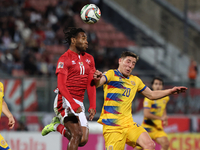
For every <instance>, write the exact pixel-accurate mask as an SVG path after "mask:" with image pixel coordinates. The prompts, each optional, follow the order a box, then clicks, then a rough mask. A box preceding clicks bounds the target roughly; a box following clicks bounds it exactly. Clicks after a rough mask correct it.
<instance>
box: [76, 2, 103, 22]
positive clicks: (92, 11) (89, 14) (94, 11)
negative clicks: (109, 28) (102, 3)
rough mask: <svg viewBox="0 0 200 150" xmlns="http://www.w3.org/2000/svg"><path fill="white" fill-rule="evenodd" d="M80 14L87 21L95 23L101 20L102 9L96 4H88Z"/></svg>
mask: <svg viewBox="0 0 200 150" xmlns="http://www.w3.org/2000/svg"><path fill="white" fill-rule="evenodd" d="M80 15H81V19H82V20H83V21H84V22H85V23H87V24H94V23H97V22H98V21H99V19H100V17H101V11H100V9H99V7H97V6H96V5H95V4H87V5H85V6H84V7H83V8H82V9H81V12H80Z"/></svg>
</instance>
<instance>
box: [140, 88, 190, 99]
mask: <svg viewBox="0 0 200 150" xmlns="http://www.w3.org/2000/svg"><path fill="white" fill-rule="evenodd" d="M186 90H187V88H186V87H184V86H179V87H173V88H172V89H166V90H157V91H152V90H151V89H150V88H148V87H146V88H145V90H144V91H142V92H141V94H143V95H144V96H145V97H147V98H148V99H151V100H156V99H159V98H162V97H165V96H167V95H171V94H179V93H185V91H186Z"/></svg>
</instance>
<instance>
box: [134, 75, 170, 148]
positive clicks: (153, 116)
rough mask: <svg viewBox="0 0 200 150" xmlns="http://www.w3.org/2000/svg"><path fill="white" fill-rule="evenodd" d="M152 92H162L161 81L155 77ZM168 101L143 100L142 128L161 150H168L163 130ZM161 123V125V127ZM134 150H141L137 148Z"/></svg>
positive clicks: (165, 124) (165, 122)
mask: <svg viewBox="0 0 200 150" xmlns="http://www.w3.org/2000/svg"><path fill="white" fill-rule="evenodd" d="M151 85H152V90H153V91H157V90H162V89H163V80H162V79H161V78H159V77H155V78H154V79H153V80H152V82H151ZM168 101H169V96H166V97H163V98H161V99H158V100H155V101H152V100H150V99H148V98H146V97H145V99H144V103H143V106H144V121H143V123H142V127H144V128H145V130H146V131H147V132H148V133H149V135H150V137H151V138H152V139H153V140H155V141H156V142H157V143H158V144H160V145H161V147H162V149H161V150H168V148H169V141H168V138H167V134H166V133H165V132H164V130H163V125H164V126H167V124H168V122H167V118H168V117H167V112H166V105H167V102H168ZM162 123H163V125H162ZM135 150H141V148H140V147H139V146H138V147H137V148H136V149H135Z"/></svg>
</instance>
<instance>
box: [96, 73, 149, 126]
mask: <svg viewBox="0 0 200 150" xmlns="http://www.w3.org/2000/svg"><path fill="white" fill-rule="evenodd" d="M104 76H105V78H106V82H105V84H104V86H103V90H104V105H103V108H102V112H101V115H100V118H99V120H98V121H97V122H98V123H101V124H103V125H108V126H119V127H126V126H128V125H130V124H133V118H132V113H131V112H132V109H131V108H132V101H133V99H134V97H135V94H136V92H142V91H143V90H144V89H145V88H146V86H145V85H144V83H143V82H142V80H141V79H140V78H138V77H137V76H133V75H130V76H129V77H127V78H126V77H124V76H123V75H122V74H121V73H120V72H119V71H118V70H109V71H108V72H106V73H105V74H104Z"/></svg>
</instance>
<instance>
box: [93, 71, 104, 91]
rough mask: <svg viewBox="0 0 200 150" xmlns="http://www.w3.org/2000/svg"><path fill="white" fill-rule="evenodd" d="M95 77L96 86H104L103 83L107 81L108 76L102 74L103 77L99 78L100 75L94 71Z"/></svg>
mask: <svg viewBox="0 0 200 150" xmlns="http://www.w3.org/2000/svg"><path fill="white" fill-rule="evenodd" d="M93 77H94V79H95V86H96V88H98V87H100V86H102V85H103V84H104V83H105V82H106V77H105V76H104V75H101V77H100V78H98V75H96V74H95V73H94V76H93Z"/></svg>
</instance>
